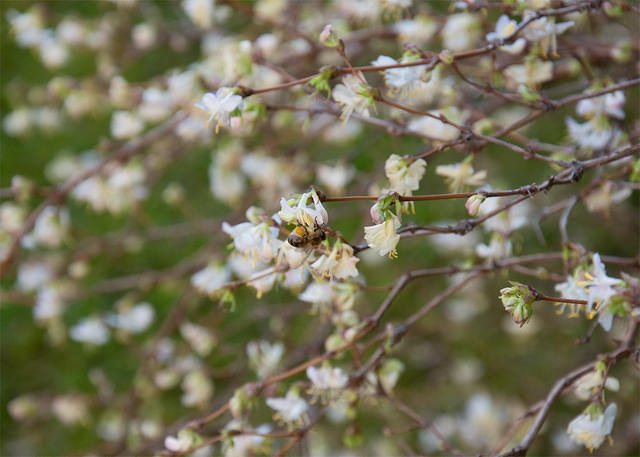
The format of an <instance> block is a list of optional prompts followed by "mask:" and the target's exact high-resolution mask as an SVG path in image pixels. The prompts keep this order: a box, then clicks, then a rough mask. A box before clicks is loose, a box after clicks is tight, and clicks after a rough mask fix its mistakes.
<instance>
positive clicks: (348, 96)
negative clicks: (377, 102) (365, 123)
mask: <svg viewBox="0 0 640 457" xmlns="http://www.w3.org/2000/svg"><path fill="white" fill-rule="evenodd" d="M363 80H364V77H363V79H360V77H358V76H357V75H354V74H348V75H346V76H345V77H344V78H342V84H338V85H336V87H334V88H333V91H331V96H332V97H333V99H334V100H335V101H336V103H338V104H339V105H342V118H343V119H344V120H345V122H346V121H348V120H349V117H351V114H352V113H353V112H354V111H355V112H356V113H359V114H362V115H363V116H364V117H369V116H370V115H369V108H368V107H369V105H371V104H372V100H371V98H370V97H368V96H366V95H362V92H363V91H364V90H366V89H367V86H366V84H365V83H363Z"/></svg>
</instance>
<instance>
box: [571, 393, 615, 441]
mask: <svg viewBox="0 0 640 457" xmlns="http://www.w3.org/2000/svg"><path fill="white" fill-rule="evenodd" d="M589 409H596V408H591V407H589V408H587V410H586V411H585V412H584V413H582V414H580V415H579V416H578V417H576V418H575V419H573V420H572V421H571V422H570V423H569V426H568V427H567V433H568V434H569V436H570V437H571V439H572V440H573V441H575V442H576V443H578V444H582V445H583V446H585V447H587V448H588V449H589V450H590V451H592V452H593V450H594V449H597V448H599V447H600V445H601V444H602V443H603V442H604V440H605V438H606V437H607V436H608V435H610V434H611V430H612V429H613V422H614V421H615V419H616V413H617V412H618V406H617V405H616V404H615V403H611V404H610V405H609V406H607V409H605V411H604V414H603V413H602V411H600V410H599V408H597V409H596V410H595V411H593V410H592V411H589Z"/></svg>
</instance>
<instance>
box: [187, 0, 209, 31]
mask: <svg viewBox="0 0 640 457" xmlns="http://www.w3.org/2000/svg"><path fill="white" fill-rule="evenodd" d="M214 6H215V4H214V0H183V1H182V8H184V11H185V13H187V16H189V19H191V21H193V23H194V24H195V25H197V26H198V27H199V28H201V29H208V28H211V25H213V12H214Z"/></svg>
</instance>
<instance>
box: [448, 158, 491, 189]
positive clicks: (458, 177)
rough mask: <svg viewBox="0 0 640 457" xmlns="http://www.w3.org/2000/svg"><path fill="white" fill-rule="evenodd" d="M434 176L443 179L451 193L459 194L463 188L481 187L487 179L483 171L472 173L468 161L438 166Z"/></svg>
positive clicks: (472, 170)
mask: <svg viewBox="0 0 640 457" xmlns="http://www.w3.org/2000/svg"><path fill="white" fill-rule="evenodd" d="M436 174H437V175H440V176H444V177H445V179H446V181H447V183H448V184H449V188H450V189H451V191H452V192H459V191H460V190H462V189H463V188H464V187H465V186H474V187H477V186H481V185H482V184H484V180H485V179H486V177H487V172H486V171H485V170H481V171H478V172H474V169H473V166H472V165H471V161H470V160H463V161H462V162H460V163H454V164H450V165H438V166H437V167H436Z"/></svg>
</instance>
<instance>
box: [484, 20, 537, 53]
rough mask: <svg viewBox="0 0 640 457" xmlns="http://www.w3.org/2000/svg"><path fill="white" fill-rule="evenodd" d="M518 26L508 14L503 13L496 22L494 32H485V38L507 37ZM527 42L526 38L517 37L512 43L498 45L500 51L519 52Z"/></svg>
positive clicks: (489, 39) (497, 39)
mask: <svg viewBox="0 0 640 457" xmlns="http://www.w3.org/2000/svg"><path fill="white" fill-rule="evenodd" d="M517 27H518V22H517V21H515V20H513V19H510V18H509V16H507V15H506V14H503V15H502V16H500V18H499V19H498V22H496V29H495V32H490V33H487V35H486V37H485V38H486V39H487V41H500V40H504V39H505V38H509V37H510V36H511V35H513V32H515V31H516V28H517ZM526 44H527V40H525V39H524V38H518V39H517V40H516V41H514V42H513V43H512V44H509V45H504V46H500V49H501V50H502V51H505V52H508V53H509V54H519V53H520V52H522V50H523V49H524V47H525V45H526Z"/></svg>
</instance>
